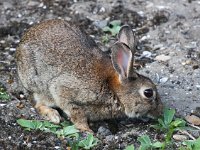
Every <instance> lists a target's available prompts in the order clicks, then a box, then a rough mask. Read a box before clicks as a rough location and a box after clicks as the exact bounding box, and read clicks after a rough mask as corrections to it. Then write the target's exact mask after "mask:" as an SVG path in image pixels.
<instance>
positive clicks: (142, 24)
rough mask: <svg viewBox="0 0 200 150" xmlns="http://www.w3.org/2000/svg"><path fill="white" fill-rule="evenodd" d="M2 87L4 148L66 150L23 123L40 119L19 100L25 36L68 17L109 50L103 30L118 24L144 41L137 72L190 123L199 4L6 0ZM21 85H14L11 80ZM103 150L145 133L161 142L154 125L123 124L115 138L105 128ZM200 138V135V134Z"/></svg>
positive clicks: (199, 52)
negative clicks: (5, 95) (19, 56)
mask: <svg viewBox="0 0 200 150" xmlns="http://www.w3.org/2000/svg"><path fill="white" fill-rule="evenodd" d="M0 12H1V15H0V83H1V86H4V87H5V88H6V89H7V90H8V92H9V93H10V94H11V100H10V101H0V149H20V150H21V149H59V148H62V149H66V147H67V144H66V143H67V141H66V140H65V139H59V138H57V137H56V136H55V135H52V134H50V133H43V132H40V131H31V132H28V131H24V130H23V129H22V128H21V127H20V126H18V125H17V123H16V120H17V119H18V118H26V119H40V117H39V116H38V114H37V113H36V112H35V110H34V108H33V107H32V105H31V104H30V102H29V101H28V100H26V99H25V98H24V99H19V92H20V91H21V90H22V89H21V87H20V85H19V84H18V83H17V82H16V65H15V60H14V57H15V50H16V47H17V45H18V43H19V41H20V37H21V36H22V34H23V33H24V31H25V30H26V29H27V28H28V27H30V26H32V25H33V24H35V23H37V22H40V21H42V20H46V19H52V18H62V19H65V20H68V21H70V22H74V24H77V25H79V26H81V27H82V28H83V29H84V30H85V31H86V32H87V33H88V34H89V35H91V36H92V37H93V38H94V39H95V41H96V42H97V43H98V44H99V45H100V46H101V48H102V50H104V51H107V50H109V46H110V45H111V44H112V40H111V41H110V42H109V43H107V44H103V43H102V40H101V38H102V36H103V35H104V34H105V33H103V31H102V27H104V26H106V25H107V24H108V23H109V22H110V21H112V20H121V22H122V24H129V25H131V27H132V28H133V29H134V30H136V33H137V35H138V39H139V43H138V52H137V60H138V61H140V62H143V63H144V64H145V65H144V67H143V68H140V70H138V71H139V72H141V73H142V74H144V75H146V76H148V77H150V78H151V79H152V80H153V81H154V82H155V83H156V84H157V86H158V90H159V93H160V96H161V99H162V101H163V103H164V104H165V105H166V106H168V107H172V108H176V110H177V115H180V116H182V117H184V116H185V115H187V114H191V113H194V114H196V115H197V116H200V109H199V108H200V94H199V93H200V49H199V45H200V42H199V39H200V1H198V0H135V1H132V0H126V1H122V0H92V1H89V0H67V1H65V0H1V1H0ZM12 80H14V82H12ZM97 124H100V125H99V126H98V127H94V128H95V130H96V131H97V137H99V139H100V140H101V143H100V144H99V146H97V147H96V149H105V150H106V149H124V147H125V146H126V145H128V144H131V143H134V142H135V141H136V139H137V137H138V136H139V135H142V134H144V133H147V132H148V134H150V135H152V137H155V135H156V133H154V132H153V131H151V129H149V125H150V124H149V123H144V122H141V121H130V120H128V121H120V122H119V123H118V129H117V130H116V132H115V133H111V132H110V129H109V127H108V126H109V123H107V122H101V123H97ZM195 136H199V133H196V135H195Z"/></svg>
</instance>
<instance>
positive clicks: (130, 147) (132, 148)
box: [124, 145, 135, 150]
mask: <svg viewBox="0 0 200 150" xmlns="http://www.w3.org/2000/svg"><path fill="white" fill-rule="evenodd" d="M124 150H135V148H134V146H133V145H129V146H127V147H126V148H125V149H124Z"/></svg>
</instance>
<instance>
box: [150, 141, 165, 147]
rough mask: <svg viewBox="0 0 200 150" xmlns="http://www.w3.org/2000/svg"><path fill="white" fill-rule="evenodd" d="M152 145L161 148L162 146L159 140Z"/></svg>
mask: <svg viewBox="0 0 200 150" xmlns="http://www.w3.org/2000/svg"><path fill="white" fill-rule="evenodd" d="M152 146H153V147H154V148H161V147H162V146H163V143H161V142H155V143H153V144H152Z"/></svg>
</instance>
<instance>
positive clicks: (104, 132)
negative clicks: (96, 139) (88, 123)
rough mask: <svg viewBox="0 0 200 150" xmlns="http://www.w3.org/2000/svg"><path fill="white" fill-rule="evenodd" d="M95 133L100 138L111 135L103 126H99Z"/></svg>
mask: <svg viewBox="0 0 200 150" xmlns="http://www.w3.org/2000/svg"><path fill="white" fill-rule="evenodd" d="M97 133H98V134H99V135H101V136H107V135H111V134H112V133H111V131H110V130H109V129H107V128H105V127H103V126H100V127H99V129H98V131H97Z"/></svg>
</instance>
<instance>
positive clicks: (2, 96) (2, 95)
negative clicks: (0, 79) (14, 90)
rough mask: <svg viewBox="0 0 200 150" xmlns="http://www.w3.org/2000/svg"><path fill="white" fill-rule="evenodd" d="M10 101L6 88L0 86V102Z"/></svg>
mask: <svg viewBox="0 0 200 150" xmlns="http://www.w3.org/2000/svg"><path fill="white" fill-rule="evenodd" d="M9 99H10V95H9V94H8V92H7V91H6V88H5V87H3V86H2V85H1V84H0V100H3V101H6V100H9Z"/></svg>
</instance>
